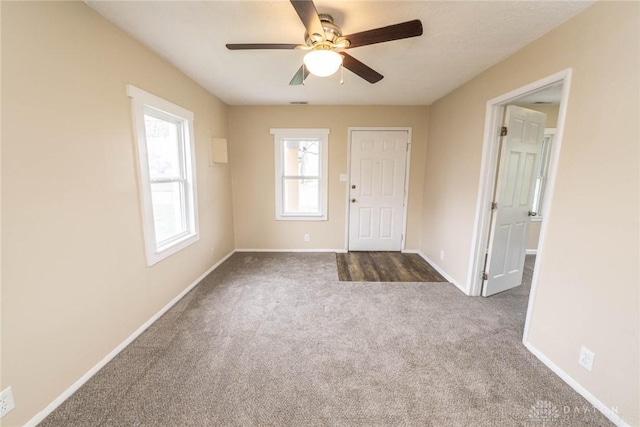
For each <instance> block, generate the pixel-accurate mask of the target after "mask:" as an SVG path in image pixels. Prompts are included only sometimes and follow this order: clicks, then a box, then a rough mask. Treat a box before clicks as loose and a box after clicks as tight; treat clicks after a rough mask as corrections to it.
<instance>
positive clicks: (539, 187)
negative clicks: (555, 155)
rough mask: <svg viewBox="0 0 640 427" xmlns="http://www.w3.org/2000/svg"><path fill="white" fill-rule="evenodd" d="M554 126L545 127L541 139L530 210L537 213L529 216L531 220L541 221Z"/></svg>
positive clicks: (554, 131)
mask: <svg viewBox="0 0 640 427" xmlns="http://www.w3.org/2000/svg"><path fill="white" fill-rule="evenodd" d="M555 133H556V129H555V128H547V129H545V131H544V138H543V139H542V150H541V151H540V169H538V177H537V178H536V188H535V190H534V193H533V207H532V208H531V210H532V211H533V212H537V213H538V215H537V216H534V217H532V218H531V220H532V221H541V220H542V217H541V214H542V202H543V201H544V190H545V187H546V185H547V174H548V173H549V158H550V156H551V144H552V142H553V137H554V136H555Z"/></svg>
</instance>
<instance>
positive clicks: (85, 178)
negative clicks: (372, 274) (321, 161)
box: [1, 2, 234, 426]
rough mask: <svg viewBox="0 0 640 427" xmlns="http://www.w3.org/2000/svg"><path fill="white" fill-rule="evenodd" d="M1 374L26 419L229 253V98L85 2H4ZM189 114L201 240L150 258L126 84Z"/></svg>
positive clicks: (14, 419)
mask: <svg viewBox="0 0 640 427" xmlns="http://www.w3.org/2000/svg"><path fill="white" fill-rule="evenodd" d="M2 67H3V68H2V124H3V127H2V152H3V153H2V197H3V199H4V200H3V211H2V230H3V233H2V248H3V251H2V378H1V382H2V384H1V387H2V388H3V389H4V388H5V387H7V386H12V388H13V392H14V397H15V401H16V409H15V410H14V411H12V412H11V413H9V414H8V415H7V416H6V417H5V418H4V419H3V420H2V422H3V425H7V426H17V425H22V424H24V423H25V422H26V421H28V420H29V419H31V418H32V417H33V416H34V415H36V414H37V413H38V412H39V411H41V410H42V409H44V408H45V406H46V405H48V404H49V403H51V402H52V401H53V399H54V398H56V397H57V396H58V395H59V394H60V393H62V392H63V391H64V390H65V389H67V388H68V387H69V386H70V385H71V384H73V383H74V382H75V381H76V380H78V379H79V378H80V377H81V376H82V375H83V374H85V373H86V372H87V371H88V370H89V369H90V368H91V367H93V366H94V365H95V364H96V363H97V362H99V361H100V360H101V359H102V358H104V357H105V356H106V355H107V354H108V353H109V352H111V351H112V350H113V349H114V348H115V347H116V346H117V345H118V344H120V343H121V342H122V341H123V340H124V339H125V338H127V337H128V336H129V335H130V334H131V333H133V332H134V331H135V330H136V329H138V328H139V327H140V326H141V325H142V324H143V323H144V322H146V321H147V320H148V319H149V318H151V317H152V316H153V315H154V314H155V313H157V312H158V310H160V309H161V308H162V307H163V306H165V305H166V304H167V303H168V302H169V301H171V300H172V299H173V298H174V297H175V296H176V295H178V294H179V293H180V292H181V291H182V290H183V289H185V288H186V287H187V286H188V285H190V284H191V283H192V282H193V281H194V280H195V279H196V278H197V277H198V276H200V275H201V274H202V273H204V272H205V271H206V270H207V269H208V268H210V267H211V266H212V265H214V264H215V263H216V262H217V261H218V260H220V259H221V258H222V257H223V256H225V255H226V254H227V253H229V252H230V251H232V250H233V248H234V242H233V220H232V211H231V189H230V184H231V177H230V173H229V167H228V166H216V167H213V168H210V167H208V160H207V158H208V152H207V149H208V147H207V145H208V142H209V141H210V139H211V137H214V136H215V137H227V136H228V135H227V107H226V106H225V105H224V104H223V103H221V102H220V101H219V100H218V99H217V98H215V97H213V96H212V95H210V94H209V93H208V92H206V91H205V90H204V89H202V88H201V87H199V86H197V85H196V84H195V83H194V82H192V81H191V80H190V79H188V78H187V77H185V76H184V75H183V74H181V73H180V72H179V71H178V70H176V69H175V68H174V67H172V66H170V65H169V64H168V63H167V62H165V61H164V60H162V59H161V58H159V57H158V56H157V55H155V54H153V53H151V52H150V51H149V50H148V49H146V48H144V47H143V46H141V45H140V44H138V43H137V42H135V41H133V40H132V39H131V38H130V37H128V36H126V35H125V34H124V33H122V32H121V31H119V30H118V29H116V28H115V27H114V26H113V25H112V24H110V23H108V22H107V21H106V20H104V19H103V18H102V17H100V16H99V15H98V14H96V13H95V12H94V11H92V10H91V9H89V8H88V7H87V6H86V5H84V4H83V3H81V2H44V3H30V2H16V3H12V2H2ZM127 83H131V84H134V85H136V86H138V87H140V88H142V89H145V90H147V91H150V92H152V93H154V94H156V95H158V96H161V97H163V98H165V99H168V100H170V101H172V102H174V103H176V104H178V105H181V106H183V107H185V108H187V109H189V110H191V111H193V112H194V113H195V138H196V157H197V172H198V176H197V180H198V197H199V215H200V233H201V234H200V241H199V242H197V243H196V244H194V245H193V246H191V247H189V248H187V249H184V250H183V251H181V252H178V253H176V254H175V255H173V256H171V257H169V258H167V259H165V260H163V261H161V262H160V263H158V264H156V265H154V266H153V267H151V268H148V267H146V263H145V256H144V246H143V240H142V225H141V224H142V223H141V212H140V207H139V203H138V190H137V181H136V163H135V157H134V152H135V151H134V150H135V142H134V140H133V133H132V132H133V131H132V123H131V107H130V102H129V99H128V98H127V96H126V93H125V85H126V84H127Z"/></svg>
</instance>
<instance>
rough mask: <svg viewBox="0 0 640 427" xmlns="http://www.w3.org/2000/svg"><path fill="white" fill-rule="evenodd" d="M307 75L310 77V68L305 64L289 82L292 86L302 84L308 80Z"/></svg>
mask: <svg viewBox="0 0 640 427" xmlns="http://www.w3.org/2000/svg"><path fill="white" fill-rule="evenodd" d="M307 77H309V70H307V67H305V66H304V65H303V66H301V67H300V69H299V70H298V72H297V73H296V75H295V76H293V78H292V79H291V81H290V82H289V85H290V86H298V85H301V84H302V83H303V82H304V81H305V80H306V78H307Z"/></svg>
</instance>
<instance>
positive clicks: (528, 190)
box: [482, 105, 547, 296]
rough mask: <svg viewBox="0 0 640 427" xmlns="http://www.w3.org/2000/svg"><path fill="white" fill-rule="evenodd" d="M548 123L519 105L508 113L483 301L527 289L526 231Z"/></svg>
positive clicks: (510, 108) (542, 114) (540, 115)
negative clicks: (524, 284) (521, 287)
mask: <svg viewBox="0 0 640 427" xmlns="http://www.w3.org/2000/svg"><path fill="white" fill-rule="evenodd" d="M546 117H547V116H546V114H544V113H540V112H537V111H533V110H528V109H526V108H522V107H517V106H514V105H509V106H507V108H506V115H505V123H507V135H506V136H505V137H503V139H502V149H501V152H500V167H499V170H498V180H497V183H496V192H495V197H494V203H495V205H494V206H495V207H494V210H493V216H492V218H491V232H490V235H489V248H488V253H487V264H486V267H485V272H486V274H487V279H486V280H485V282H484V285H483V287H482V296H489V295H493V294H496V293H498V292H502V291H505V290H507V289H511V288H514V287H516V286H519V285H520V284H521V283H522V273H523V268H524V259H525V254H526V233H527V225H528V224H529V212H530V210H531V206H532V204H533V194H534V190H535V182H536V176H537V171H538V162H539V161H540V150H541V148H542V139H543V138H544V128H545V121H546Z"/></svg>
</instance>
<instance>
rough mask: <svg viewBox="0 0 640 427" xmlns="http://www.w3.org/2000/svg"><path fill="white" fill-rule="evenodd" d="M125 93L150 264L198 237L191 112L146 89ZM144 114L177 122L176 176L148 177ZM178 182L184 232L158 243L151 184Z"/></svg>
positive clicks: (147, 256) (130, 87)
mask: <svg viewBox="0 0 640 427" xmlns="http://www.w3.org/2000/svg"><path fill="white" fill-rule="evenodd" d="M127 96H129V97H130V98H131V106H132V113H133V125H134V134H135V140H136V148H137V150H136V152H137V158H136V163H137V166H138V178H139V179H138V186H139V190H140V193H139V194H140V202H141V208H142V228H143V234H144V243H145V254H146V260H147V266H148V267H150V266H152V265H154V264H156V263H158V262H160V261H162V260H163V259H165V258H167V257H168V256H170V255H173V254H174V253H176V252H178V251H180V250H182V249H184V248H186V247H188V246H190V245H192V244H194V243H195V242H197V241H198V240H199V239H200V232H199V220H198V191H197V185H196V177H197V175H196V159H195V133H194V130H193V119H194V114H193V112H191V111H189V110H187V109H185V108H183V107H180V106H179V105H176V104H174V103H172V102H170V101H167V100H165V99H162V98H160V97H158V96H156V95H153V94H151V93H149V92H146V91H144V90H142V89H140V88H137V87H135V86H133V85H127ZM145 115H150V116H152V117H155V118H158V119H160V120H165V121H167V122H170V123H175V124H179V141H178V144H179V159H180V173H179V176H178V177H170V178H160V179H158V178H156V179H151V174H150V171H149V160H148V149H147V137H146V126H145V118H144V117H145ZM169 182H180V184H181V185H180V187H181V193H182V194H181V209H182V213H183V221H184V227H185V231H183V232H181V233H179V234H176V235H174V236H171V237H170V238H168V239H165V240H163V241H160V242H158V241H157V238H156V231H155V221H154V215H153V200H152V190H151V187H152V184H161V183H169Z"/></svg>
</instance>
